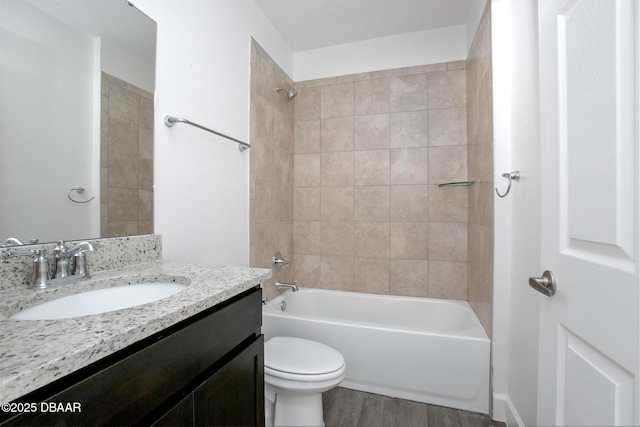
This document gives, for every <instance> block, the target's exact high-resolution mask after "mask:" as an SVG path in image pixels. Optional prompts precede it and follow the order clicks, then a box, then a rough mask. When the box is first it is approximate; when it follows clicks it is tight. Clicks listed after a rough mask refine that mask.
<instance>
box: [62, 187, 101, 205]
mask: <svg viewBox="0 0 640 427" xmlns="http://www.w3.org/2000/svg"><path fill="white" fill-rule="evenodd" d="M72 191H75V192H76V193H78V194H82V193H84V188H82V187H78V188H72V189H71V190H69V191H67V197H68V198H69V200H71V201H72V202H73V203H89V202H90V201H92V200H93V199H95V198H96V196H93V197H92V198H90V199H89V200H85V201H84V202H81V201H78V200H74V199H73V198H72V197H71V192H72Z"/></svg>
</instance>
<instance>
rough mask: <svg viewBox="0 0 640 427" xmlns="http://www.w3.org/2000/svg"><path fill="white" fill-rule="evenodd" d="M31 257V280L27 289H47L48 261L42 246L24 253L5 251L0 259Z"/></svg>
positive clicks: (48, 277)
mask: <svg viewBox="0 0 640 427" xmlns="http://www.w3.org/2000/svg"><path fill="white" fill-rule="evenodd" d="M23 256H33V278H32V279H31V283H30V284H29V286H28V288H29V289H44V288H46V287H47V280H49V279H50V276H49V260H48V259H47V252H46V250H45V249H44V246H43V247H42V248H41V249H27V250H24V251H14V250H10V249H5V250H3V251H2V258H3V259H6V258H13V257H23Z"/></svg>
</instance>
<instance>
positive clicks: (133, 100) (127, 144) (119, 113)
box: [100, 72, 154, 237]
mask: <svg viewBox="0 0 640 427" xmlns="http://www.w3.org/2000/svg"><path fill="white" fill-rule="evenodd" d="M101 92H102V101H101V120H100V131H101V136H100V231H101V235H102V237H115V236H127V235H131V234H151V233H153V113H154V112H153V110H154V108H153V94H152V93H149V92H147V91H144V90H142V89H140V88H137V87H135V86H133V85H131V84H129V83H127V82H125V81H123V80H120V79H118V78H116V77H114V76H111V75H109V74H107V73H104V72H103V73H102V90H101Z"/></svg>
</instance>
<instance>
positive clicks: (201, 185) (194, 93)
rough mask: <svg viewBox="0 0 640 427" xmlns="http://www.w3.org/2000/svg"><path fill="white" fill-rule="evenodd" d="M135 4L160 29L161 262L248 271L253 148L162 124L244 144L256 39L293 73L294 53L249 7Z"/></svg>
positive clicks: (143, 0)
mask: <svg viewBox="0 0 640 427" xmlns="http://www.w3.org/2000/svg"><path fill="white" fill-rule="evenodd" d="M135 4H136V6H137V7H138V8H139V9H140V10H142V11H143V12H145V13H146V14H147V15H149V16H150V17H151V18H152V19H153V20H155V21H156V22H157V23H158V42H157V46H158V52H157V62H156V67H157V72H156V105H155V111H156V117H155V161H154V175H155V192H154V197H155V207H154V208H155V232H156V233H159V234H161V235H162V239H163V257H164V259H169V260H183V261H192V262H199V263H206V264H225V265H249V157H250V155H251V150H249V151H245V152H240V151H239V150H238V148H237V144H235V143H233V142H230V141H228V140H225V139H223V138H220V137H218V136H215V135H213V134H210V133H207V132H204V131H202V130H200V129H197V128H194V127H191V126H188V125H184V124H178V125H176V126H174V127H172V128H169V127H166V126H165V125H164V124H163V122H162V118H163V117H164V116H165V115H167V114H169V115H174V116H178V117H183V118H186V119H188V120H191V121H193V122H196V123H198V124H201V125H203V126H206V127H209V128H211V129H214V130H217V131H219V132H222V133H224V134H227V135H229V136H232V137H234V138H237V139H240V140H242V141H245V142H248V141H249V95H250V91H249V89H250V59H251V37H254V38H255V39H256V40H257V41H258V43H260V45H261V46H262V47H263V48H264V49H265V50H266V51H267V52H268V53H269V55H271V56H272V58H274V59H275V60H276V62H278V64H279V65H280V66H281V67H282V68H283V69H284V70H285V71H286V72H288V73H291V72H292V69H293V66H292V64H293V57H292V53H291V52H290V51H289V49H288V47H287V46H286V45H285V43H284V42H283V41H282V39H281V38H280V36H279V35H278V34H277V33H276V31H275V30H274V29H273V27H272V25H271V23H270V22H269V21H268V20H267V19H266V17H265V16H264V14H263V13H262V11H261V10H260V9H259V8H258V6H257V5H256V4H255V3H254V2H253V0H216V1H202V0H184V1H180V2H179V4H176V2H175V1H172V0H138V1H136V2H135Z"/></svg>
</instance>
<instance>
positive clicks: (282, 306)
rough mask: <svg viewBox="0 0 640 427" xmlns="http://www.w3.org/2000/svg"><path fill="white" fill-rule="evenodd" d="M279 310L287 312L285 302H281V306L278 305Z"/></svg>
mask: <svg viewBox="0 0 640 427" xmlns="http://www.w3.org/2000/svg"><path fill="white" fill-rule="evenodd" d="M280 310H282V311H287V302H286V301H282V304H280Z"/></svg>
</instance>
